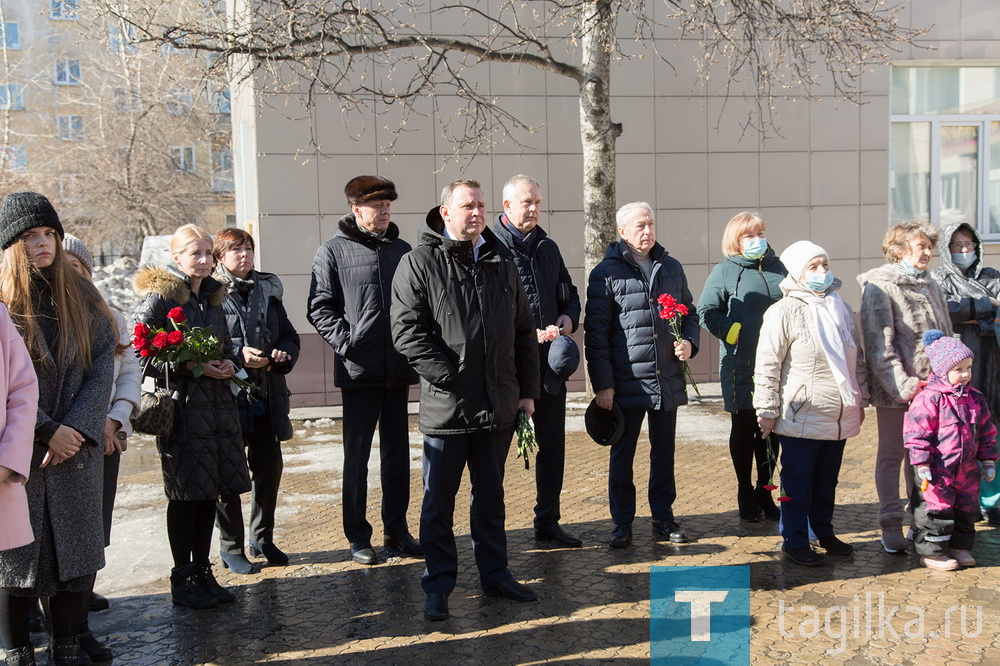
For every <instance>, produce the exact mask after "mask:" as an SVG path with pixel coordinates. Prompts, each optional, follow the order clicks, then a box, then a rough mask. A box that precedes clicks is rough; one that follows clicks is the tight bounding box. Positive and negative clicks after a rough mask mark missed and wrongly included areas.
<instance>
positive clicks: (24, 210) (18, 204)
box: [0, 192, 66, 250]
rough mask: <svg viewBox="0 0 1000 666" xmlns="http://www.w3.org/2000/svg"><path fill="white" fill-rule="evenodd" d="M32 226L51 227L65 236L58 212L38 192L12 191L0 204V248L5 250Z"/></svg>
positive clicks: (61, 236)
mask: <svg viewBox="0 0 1000 666" xmlns="http://www.w3.org/2000/svg"><path fill="white" fill-rule="evenodd" d="M34 227H52V228H53V229H55V230H56V232H57V233H58V234H59V238H60V239H62V238H65V237H66V232H65V231H63V227H62V223H61V222H60V221H59V214H58V213H56V209H55V208H53V207H52V204H51V203H49V200H48V199H46V198H45V196H44V195H41V194H39V193H38V192H12V193H11V194H8V195H7V196H6V197H5V198H4V200H3V204H0V248H2V249H4V250H6V249H7V248H9V247H10V246H11V245H13V244H14V241H16V240H17V237H18V236H20V235H21V234H23V233H24V232H25V231H27V230H28V229H33V228H34Z"/></svg>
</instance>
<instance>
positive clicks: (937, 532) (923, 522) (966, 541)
mask: <svg viewBox="0 0 1000 666" xmlns="http://www.w3.org/2000/svg"><path fill="white" fill-rule="evenodd" d="M922 481H923V479H921V478H920V477H917V478H916V479H915V480H914V482H913V486H911V488H910V509H911V511H912V512H913V532H914V536H913V549H914V550H916V551H917V554H918V555H945V554H947V551H946V549H947V548H955V549H957V550H972V546H973V544H975V541H976V521H977V520H979V519H980V518H981V516H980V512H979V511H962V510H960V509H955V508H950V509H940V510H937V511H935V510H931V509H929V507H928V504H927V502H926V501H925V500H924V494H923V493H922V492H921V491H920V484H921V482H922Z"/></svg>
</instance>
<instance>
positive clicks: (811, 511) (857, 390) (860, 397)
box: [753, 241, 868, 567]
mask: <svg viewBox="0 0 1000 666" xmlns="http://www.w3.org/2000/svg"><path fill="white" fill-rule="evenodd" d="M781 263H782V264H784V265H785V268H787V269H788V276H787V277H786V278H785V279H784V280H782V281H781V285H780V286H781V291H782V293H783V294H784V298H782V299H781V300H780V301H778V302H777V303H775V304H774V305H772V306H771V307H770V308H768V310H767V312H765V313H764V322H763V325H762V326H761V329H760V341H759V342H758V343H757V358H756V373H755V380H756V381H755V387H754V395H753V406H754V409H756V410H757V424H758V425H759V426H760V431H761V434H762V435H763V436H764V437H767V436H768V435H770V434H771V432H772V431H773V432H775V433H777V434H778V441H779V442H780V444H781V485H782V491H783V492H782V496H781V497H779V498H778V499H779V500H781V522H780V523H779V529H780V531H781V537H782V540H783V543H782V548H781V552H782V553H783V554H784V556H785V557H786V558H787V559H789V560H791V561H792V562H795V563H796V564H802V565H804V566H809V567H813V566H817V565H819V564H820V563H822V561H823V557H822V556H821V555H820V554H819V553H817V552H816V551H814V550H813V549H812V547H811V545H810V543H809V531H810V529H811V530H812V531H813V533H814V534H815V536H816V539H817V541H818V545H819V546H820V547H821V548H823V549H824V550H825V551H826V553H827V554H828V555H840V556H844V557H846V556H849V555H851V554H852V553H853V552H854V546H852V545H851V544H848V543H844V542H843V541H841V540H840V539H838V538H837V537H836V536H835V535H834V531H833V510H834V503H835V501H836V491H837V477H838V475H839V474H840V463H841V461H842V460H843V458H844V444H845V443H846V440H847V438H848V437H854V436H855V435H857V434H858V433H859V432H860V431H861V423H862V421H864V419H865V407H866V406H867V405H868V382H867V380H866V373H865V359H864V353H863V351H862V347H861V336H860V335H859V334H858V328H857V325H856V324H855V321H854V313H853V312H852V311H851V308H850V306H849V305H847V303H845V302H844V301H843V300H842V299H841V298H840V295H839V294H837V291H838V290H839V289H840V287H841V282H840V280H838V279H836V278H834V277H833V272H832V271H831V270H830V257H829V256H828V255H827V253H826V250H824V249H823V248H821V247H820V246H819V245H816V244H815V243H811V242H809V241H798V242H796V243H792V244H791V245H789V246H788V249H786V250H785V251H784V252H782V253H781Z"/></svg>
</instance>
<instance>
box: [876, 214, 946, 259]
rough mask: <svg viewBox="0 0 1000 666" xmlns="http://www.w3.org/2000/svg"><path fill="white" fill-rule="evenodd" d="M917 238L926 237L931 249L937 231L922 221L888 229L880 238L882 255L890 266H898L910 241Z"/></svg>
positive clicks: (901, 224)
mask: <svg viewBox="0 0 1000 666" xmlns="http://www.w3.org/2000/svg"><path fill="white" fill-rule="evenodd" d="M917 236H926V237H927V240H929V241H930V242H931V248H934V247H936V246H937V242H938V230H937V228H936V227H933V226H931V225H930V224H928V223H927V222H923V221H922V220H909V221H907V222H900V223H899V224H894V225H893V226H891V227H889V230H888V231H886V232H885V236H884V237H883V238H882V254H884V255H885V260H886V261H888V262H889V263H890V264H898V263H899V262H900V261H901V260H902V259H903V255H904V254H906V251H907V250H908V249H909V246H910V241H911V240H913V239H914V238H915V237H917Z"/></svg>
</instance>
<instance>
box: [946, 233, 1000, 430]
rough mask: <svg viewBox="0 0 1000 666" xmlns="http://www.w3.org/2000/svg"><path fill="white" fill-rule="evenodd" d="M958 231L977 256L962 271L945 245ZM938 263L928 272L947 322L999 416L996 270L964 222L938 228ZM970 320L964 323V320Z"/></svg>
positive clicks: (999, 288) (999, 274)
mask: <svg viewBox="0 0 1000 666" xmlns="http://www.w3.org/2000/svg"><path fill="white" fill-rule="evenodd" d="M960 229H961V230H962V231H964V232H966V233H967V234H969V235H970V236H972V238H973V240H975V241H976V255H977V259H976V261H975V263H974V264H972V265H971V266H969V268H968V269H966V270H965V271H963V270H962V269H961V268H959V267H958V266H956V265H955V262H953V261H952V260H951V252H950V251H949V250H948V246H949V245H950V244H951V237H952V236H954V235H955V232H956V231H958V230H960ZM938 247H940V248H941V265H940V266H938V267H937V268H935V269H934V270H933V271H932V272H931V277H933V278H934V281H935V282H937V283H938V284H939V285H941V289H943V290H944V294H945V301H946V302H947V303H948V312H949V313H950V314H951V323H952V326H953V327H954V328H955V332H956V333H958V334H959V335H960V336H961V338H962V342H963V343H965V345H966V346H967V347H968V348H969V349H971V350H972V352H973V353H974V354H975V356H974V357H973V359H972V385H973V386H975V387H976V388H977V389H979V390H980V391H982V392H983V394H984V395H985V396H986V401H987V403H988V404H989V406H990V411H991V412H992V414H993V420H994V421H996V420H997V419H1000V350H998V349H997V342H998V341H997V334H996V328H995V327H996V323H995V319H996V308H994V307H993V304H992V302H991V301H990V299H991V298H994V299H996V298H1000V271H997V270H996V269H995V268H990V267H989V266H984V265H983V247H982V243H981V242H980V240H979V234H977V233H976V230H975V229H973V228H972V227H971V226H970V225H968V224H966V223H965V222H961V223H958V224H949V225H947V226H945V227H944V228H942V229H941V240H940V241H939V243H938ZM970 321H971V322H973V323H971V324H970V323H967V322H970Z"/></svg>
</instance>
